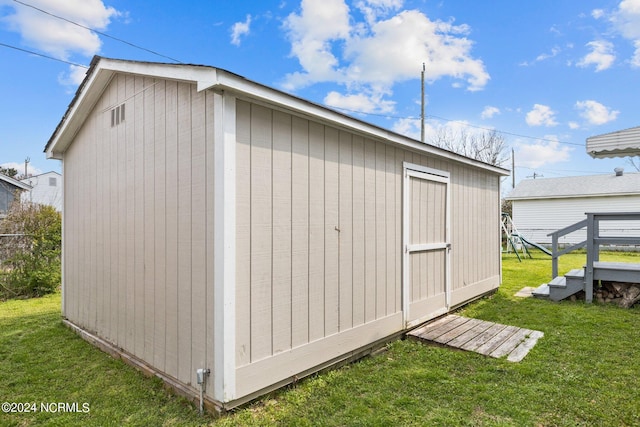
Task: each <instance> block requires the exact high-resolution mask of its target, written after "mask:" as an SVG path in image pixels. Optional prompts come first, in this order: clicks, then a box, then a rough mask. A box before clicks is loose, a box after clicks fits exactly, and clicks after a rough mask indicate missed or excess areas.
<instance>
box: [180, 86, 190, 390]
mask: <svg viewBox="0 0 640 427" xmlns="http://www.w3.org/2000/svg"><path fill="white" fill-rule="evenodd" d="M191 114H192V111H191V86H190V85H188V84H187V83H178V379H180V380H182V381H185V382H188V381H189V378H190V377H191V312H192V309H193V307H192V306H191V292H192V290H191V278H192V276H191V260H192V253H191V231H192V227H191V224H192V221H193V217H192V205H191V202H192V197H191V196H192V194H191V192H192V190H193V187H192V180H191V173H192V169H193V164H192V161H191V160H192V159H191V155H192V147H191V144H192V138H191V137H192V135H191V123H192V117H191Z"/></svg>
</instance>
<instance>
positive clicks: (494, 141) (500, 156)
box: [433, 127, 509, 166]
mask: <svg viewBox="0 0 640 427" xmlns="http://www.w3.org/2000/svg"><path fill="white" fill-rule="evenodd" d="M433 145H435V146H437V147H440V148H444V149H446V150H449V151H453V152H454V153H458V154H462V155H463V156H467V157H471V158H472V159H476V160H480V161H482V162H485V163H489V164H491V165H495V166H502V165H503V164H504V163H506V162H507V160H509V154H508V152H507V143H506V140H505V138H504V136H502V135H501V134H499V133H498V132H496V131H495V130H492V131H488V130H487V131H484V132H482V133H470V132H468V131H466V130H464V129H462V130H460V131H458V132H456V131H455V130H453V129H451V128H447V127H443V128H440V130H438V132H437V133H436V136H435V138H434V140H433Z"/></svg>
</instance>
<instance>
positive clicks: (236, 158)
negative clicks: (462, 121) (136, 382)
mask: <svg viewBox="0 0 640 427" xmlns="http://www.w3.org/2000/svg"><path fill="white" fill-rule="evenodd" d="M45 152H46V153H47V156H48V157H49V158H55V159H60V160H62V165H63V175H64V177H65V179H64V208H63V242H64V245H63V302H62V310H63V316H64V318H65V322H66V323H67V324H68V325H69V326H70V327H72V328H74V329H75V330H76V331H78V332H79V333H80V334H81V335H82V336H84V337H85V338H87V339H88V340H90V341H91V342H94V343H98V344H99V345H100V346H101V347H102V348H105V349H107V350H108V351H110V352H112V353H113V352H115V353H118V354H119V355H121V356H122V357H124V358H125V359H127V360H129V361H130V362H132V363H134V364H137V365H138V366H141V367H143V368H144V369H147V370H149V371H151V372H154V373H155V374H156V375H158V376H159V377H161V378H163V379H164V380H165V381H167V382H169V383H171V384H172V385H173V386H174V387H176V388H178V389H180V390H182V392H184V393H186V394H188V395H197V393H198V392H199V391H201V390H200V385H198V379H199V378H198V374H197V371H198V370H199V369H202V370H205V372H206V370H207V369H208V370H209V372H210V374H209V375H207V376H205V377H204V386H205V390H204V395H205V400H206V401H207V402H208V403H210V404H214V405H216V406H217V407H219V408H220V407H222V408H230V407H233V406H236V405H238V404H242V403H243V402H246V401H248V400H250V399H252V398H254V397H256V396H258V395H260V394H263V393H266V392H268V391H270V390H273V389H275V388H278V387H280V386H282V385H284V384H287V383H290V382H292V381H294V380H296V379H297V378H300V377H301V376H304V375H307V374H309V373H312V372H314V371H317V370H319V369H321V368H323V367H326V366H329V365H331V364H334V363H336V362H339V361H343V360H346V359H349V358H352V357H356V356H358V355H361V354H364V353H363V352H365V351H367V349H370V348H372V347H373V346H375V345H379V344H380V343H381V342H384V341H385V340H388V339H390V337H393V336H397V335H398V334H400V333H402V332H403V331H405V330H406V329H407V328H409V327H411V326H413V325H417V324H419V323H421V322H425V321H427V320H429V319H432V318H434V317H436V316H439V315H441V314H444V313H446V312H448V311H450V310H451V309H452V308H454V307H456V306H459V305H461V304H464V303H466V302H468V301H470V300H473V299H475V298H478V297H479V296H481V295H483V294H485V293H487V292H490V291H492V290H495V289H496V288H497V287H498V286H499V283H500V262H501V261H500V234H499V217H500V196H499V195H500V191H499V187H500V177H501V176H503V175H506V174H508V172H507V171H506V170H504V169H502V168H498V167H495V166H491V165H488V164H484V163H481V162H479V161H476V160H472V159H469V158H466V157H463V156H460V155H457V154H454V153H451V152H448V151H445V150H442V149H439V148H436V147H433V146H430V145H426V144H422V143H420V142H418V141H416V140H413V139H410V138H406V137H404V136H401V135H398V134H395V133H393V132H390V131H388V130H385V129H382V128H379V127H376V126H373V125H371V124H367V123H365V122H362V121H360V120H357V119H354V118H352V117H349V116H346V115H343V114H340V113H338V112H335V111H333V110H330V109H327V108H325V107H322V106H320V105H317V104H314V103H311V102H309V101H305V100H303V99H300V98H297V97H295V96H291V95H289V94H286V93H283V92H280V91H278V90H275V89H272V88H269V87H266V86H263V85H261V84H258V83H255V82H252V81H250V80H247V79H244V78H242V77H240V76H238V75H236V74H233V73H230V72H228V71H224V70H222V69H219V68H213V67H208V66H197V65H184V64H180V65H178V64H160V63H149V62H137V61H126V60H116V59H107V58H100V57H95V58H94V60H93V61H92V63H91V67H90V69H89V70H88V72H87V75H86V78H85V80H84V82H83V83H82V84H81V85H80V87H79V88H78V91H77V93H76V96H75V98H74V99H73V100H72V102H71V104H70V106H69V108H68V110H67V112H66V113H65V115H64V117H63V118H62V120H61V122H60V123H59V125H58V127H57V128H56V130H55V131H54V133H53V135H52V136H51V139H50V140H49V142H48V143H47V145H46V147H45Z"/></svg>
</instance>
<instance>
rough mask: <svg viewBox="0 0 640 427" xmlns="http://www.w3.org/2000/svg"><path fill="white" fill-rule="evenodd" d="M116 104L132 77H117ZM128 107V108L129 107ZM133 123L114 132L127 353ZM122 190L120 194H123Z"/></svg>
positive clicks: (131, 297)
mask: <svg viewBox="0 0 640 427" xmlns="http://www.w3.org/2000/svg"><path fill="white" fill-rule="evenodd" d="M118 81H119V88H118V104H120V103H125V104H126V102H124V101H125V100H126V99H127V98H128V97H129V95H130V94H132V93H133V76H128V75H121V76H120V78H119V79H118ZM130 105H131V104H129V106H130ZM133 122H134V120H131V119H130V120H126V119H125V121H124V123H122V122H121V123H120V125H118V126H117V128H118V146H119V147H122V151H121V154H122V157H121V161H120V162H118V163H119V166H120V167H124V169H123V170H122V176H121V183H122V185H123V186H122V187H120V190H121V191H120V195H119V197H118V203H119V205H120V206H119V208H120V213H121V215H122V219H123V220H124V223H123V226H122V227H121V229H120V236H121V238H120V252H119V259H120V277H119V287H120V289H119V297H120V304H121V305H120V307H119V308H120V311H121V315H120V324H119V328H118V329H119V331H118V335H119V336H120V343H121V345H122V346H123V347H125V348H127V349H132V348H133V338H134V337H133V335H134V328H135V324H134V322H135V319H134V312H135V305H134V304H135V300H134V295H135V294H134V291H135V289H134V286H133V267H134V265H133V240H134V236H133V210H134V207H135V206H134V194H133V188H134V187H133V168H134V164H133V148H134V147H133V145H134V138H133ZM123 189H124V191H123Z"/></svg>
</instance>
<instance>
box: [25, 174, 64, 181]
mask: <svg viewBox="0 0 640 427" xmlns="http://www.w3.org/2000/svg"><path fill="white" fill-rule="evenodd" d="M50 174H54V175H57V176H59V177H62V174H60V172H56V171H49V172H43V173H39V174H38V175H30V176H28V177H26V178H22V179H21V180H20V182H24V183H28V182H29V180H30V179H32V178H38V177H41V176H46V175H50Z"/></svg>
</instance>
